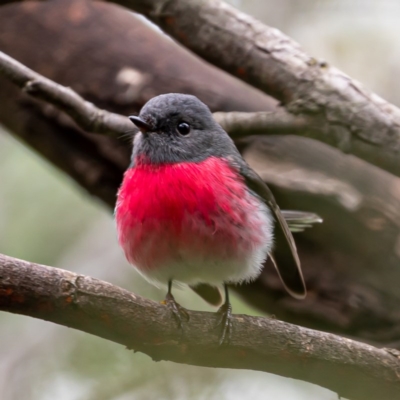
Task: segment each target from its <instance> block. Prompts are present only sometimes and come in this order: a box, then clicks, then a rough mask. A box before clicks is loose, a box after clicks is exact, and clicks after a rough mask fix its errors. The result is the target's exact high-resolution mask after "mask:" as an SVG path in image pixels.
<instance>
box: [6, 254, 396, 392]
mask: <svg viewBox="0 0 400 400" xmlns="http://www.w3.org/2000/svg"><path fill="white" fill-rule="evenodd" d="M0 309H1V310H3V311H9V312H13V313H17V314H24V315H28V316H31V317H35V318H40V319H44V320H47V321H51V322H55V323H57V324H60V325H64V326H68V327H71V328H75V329H79V330H81V331H84V332H88V333H91V334H94V335H96V336H100V337H102V338H105V339H108V340H112V341H114V342H116V343H120V344H123V345H125V346H127V347H128V348H129V349H133V350H135V351H141V352H143V353H145V354H148V355H149V356H150V357H152V358H153V359H154V360H170V361H174V362H178V363H184V364H191V365H201V366H208V367H218V368H239V369H252V370H258V371H266V372H271V373H275V374H278V375H282V376H287V377H291V378H295V379H301V380H305V381H308V382H311V383H315V384H318V385H320V386H324V387H326V388H329V389H331V390H333V391H335V392H337V393H338V394H339V395H340V396H344V397H346V398H349V399H352V400H358V399H359V400H372V399H374V400H378V399H379V400H385V399H387V400H393V399H394V398H396V396H397V395H398V393H399V391H400V358H399V355H398V353H397V352H396V351H391V350H386V349H377V348H374V347H372V346H368V345H366V344H362V343H358V342H355V341H352V340H350V339H344V338H341V337H339V336H335V335H332V334H328V333H323V332H318V331H313V330H310V329H306V328H301V327H298V326H294V325H290V324H287V323H284V322H281V321H277V320H274V319H267V318H259V317H249V316H245V315H235V316H234V318H233V331H232V338H231V343H230V344H229V345H225V346H221V347H220V346H218V344H217V343H218V333H219V331H218V329H215V326H216V322H217V318H218V317H217V316H216V315H215V314H211V313H204V312H194V311H190V312H189V314H190V322H189V323H187V325H185V329H184V334H183V335H181V334H180V331H179V330H178V329H177V326H176V323H175V321H174V319H173V318H171V315H170V313H169V310H168V308H167V307H165V306H163V305H159V304H156V303H154V302H152V301H149V300H146V299H143V298H141V297H139V296H137V295H134V294H132V293H130V292H128V291H126V290H124V289H121V288H119V287H116V286H113V285H111V284H110V283H107V282H102V281H99V280H96V279H93V278H90V277H88V276H82V275H77V274H75V273H72V272H69V271H64V270H61V269H57V268H52V267H47V266H43V265H38V264H34V263H29V262H26V261H21V260H17V259H15V258H11V257H7V256H4V255H0Z"/></svg>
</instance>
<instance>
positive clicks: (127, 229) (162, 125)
mask: <svg viewBox="0 0 400 400" xmlns="http://www.w3.org/2000/svg"><path fill="white" fill-rule="evenodd" d="M130 119H131V121H132V122H133V123H134V124H135V125H136V126H137V127H138V128H139V132H138V133H137V134H136V136H135V138H134V146H133V153H132V162H131V165H130V166H129V168H128V170H127V171H126V172H125V175H124V179H123V182H122V185H121V188H120V189H119V192H118V199H117V205H116V210H115V217H116V223H117V231H118V239H119V243H120V245H121V246H122V248H123V250H124V252H125V255H126V258H127V259H128V261H129V262H130V263H131V264H132V265H133V266H134V267H135V268H136V269H137V270H138V271H139V272H140V273H141V274H142V275H143V276H144V277H146V278H147V279H148V280H149V281H151V282H154V283H156V284H167V285H168V293H167V297H166V300H165V302H166V304H167V305H168V306H169V307H170V308H171V310H172V312H173V314H174V316H175V317H176V318H177V320H178V322H179V323H180V324H181V319H182V316H186V315H187V314H186V312H185V310H184V309H183V308H182V307H180V306H179V305H178V304H177V303H176V302H175V299H174V297H173V296H172V293H171V287H172V282H178V283H184V284H188V285H190V286H191V287H192V288H193V289H194V290H195V291H196V292H197V293H198V294H200V295H201V296H202V297H203V298H205V299H206V300H208V301H209V302H210V303H213V304H216V303H218V302H219V301H220V299H221V297H220V294H219V290H218V289H217V287H216V285H218V284H222V283H223V284H224V286H225V303H224V304H223V306H222V307H221V308H220V312H221V317H222V318H221V322H222V334H221V343H222V342H224V341H225V340H226V338H228V337H229V336H227V335H229V334H230V318H231V306H230V303H229V296H228V287H227V284H228V283H242V282H247V281H251V280H254V279H255V278H257V276H258V275H259V274H260V272H261V269H262V267H263V263H264V261H265V260H266V258H267V256H269V257H270V258H271V259H272V261H273V263H274V265H275V267H276V270H277V271H278V274H279V276H280V278H281V280H282V282H283V285H284V286H285V288H286V290H287V291H288V292H289V293H290V294H291V295H292V296H294V297H296V298H304V297H305V295H306V287H305V284H304V279H303V275H302V272H301V268H300V261H299V257H298V255H297V251H296V245H295V242H294V240H293V237H292V234H291V232H290V229H289V227H288V223H287V221H286V220H285V217H286V218H287V219H288V221H289V223H292V224H293V225H294V228H295V229H297V230H301V229H302V228H304V227H306V226H309V225H310V224H311V223H314V222H319V221H320V220H319V217H318V216H316V215H315V214H312V213H301V212H294V211H291V212H285V211H281V210H280V209H279V207H278V205H277V204H276V202H275V199H274V197H273V195H272V193H271V191H270V190H269V189H268V187H267V185H266V184H265V183H264V182H263V181H262V179H261V178H260V177H259V176H258V175H257V174H256V173H255V172H254V171H253V170H252V169H251V168H250V167H249V166H248V164H247V163H246V162H245V161H244V159H243V158H242V156H241V155H240V153H239V152H238V150H237V148H236V147H235V145H234V143H233V141H232V140H231V138H230V137H229V136H228V134H227V133H226V132H225V131H224V130H223V129H222V127H221V126H220V125H219V124H218V123H217V122H216V121H215V120H214V118H213V116H212V114H211V112H210V110H209V109H208V107H207V106H206V105H205V104H203V103H202V102H201V101H200V100H199V99H197V98H196V97H194V96H190V95H184V94H175V93H172V94H165V95H160V96H157V97H155V98H153V99H151V100H150V101H148V102H147V103H146V104H145V105H144V106H143V108H142V109H141V111H140V115H139V116H138V117H130Z"/></svg>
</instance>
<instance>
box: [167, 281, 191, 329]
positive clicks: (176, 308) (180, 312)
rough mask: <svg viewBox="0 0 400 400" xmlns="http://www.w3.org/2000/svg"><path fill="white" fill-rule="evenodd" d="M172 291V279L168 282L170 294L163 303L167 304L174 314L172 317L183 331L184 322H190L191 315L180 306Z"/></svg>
mask: <svg viewBox="0 0 400 400" xmlns="http://www.w3.org/2000/svg"><path fill="white" fill-rule="evenodd" d="M171 289H172V279H170V280H169V281H168V293H167V295H166V296H165V300H164V301H163V304H165V305H166V306H167V307H168V308H169V309H170V310H171V312H172V315H173V316H174V318H175V320H176V321H177V323H178V326H179V329H183V321H184V320H185V321H186V322H188V321H189V314H188V312H187V311H186V310H185V309H184V308H183V307H182V306H180V305H179V304H178V303H177V302H176V300H175V298H174V296H173V295H172V293H171Z"/></svg>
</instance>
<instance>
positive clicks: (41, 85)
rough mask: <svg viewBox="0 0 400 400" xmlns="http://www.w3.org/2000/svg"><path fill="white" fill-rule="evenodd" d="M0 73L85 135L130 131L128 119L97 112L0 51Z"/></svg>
mask: <svg viewBox="0 0 400 400" xmlns="http://www.w3.org/2000/svg"><path fill="white" fill-rule="evenodd" d="M0 74H2V75H3V76H5V77H6V78H8V79H9V80H10V81H11V82H13V83H14V84H16V85H17V86H19V87H20V88H21V89H22V90H23V91H24V92H26V93H27V94H29V95H31V96H32V97H35V98H38V99H41V100H45V101H46V102H48V103H50V104H52V105H54V106H56V107H57V108H59V109H60V110H61V111H64V112H65V113H66V114H68V115H69V116H70V117H72V119H73V120H75V122H76V123H77V124H78V125H79V126H80V127H81V128H82V129H85V130H87V131H89V132H94V133H101V134H107V135H110V134H111V135H115V134H117V135H121V134H124V133H126V132H127V131H129V130H132V124H131V123H130V122H129V120H128V119H127V118H126V117H124V116H122V115H119V114H115V113H111V112H108V111H105V110H100V109H99V108H97V107H96V106H94V105H93V104H92V103H89V102H88V101H85V100H84V99H83V98H82V97H81V96H79V95H78V94H77V93H76V92H75V91H73V90H72V89H70V88H67V87H65V86H62V85H59V84H58V83H55V82H53V81H52V80H50V79H47V78H45V77H44V76H43V75H40V74H38V73H36V72H34V71H32V70H31V69H29V68H28V67H26V66H25V65H23V64H21V63H20V62H18V61H17V60H14V59H13V58H11V57H10V56H8V55H7V54H4V53H3V52H2V51H0Z"/></svg>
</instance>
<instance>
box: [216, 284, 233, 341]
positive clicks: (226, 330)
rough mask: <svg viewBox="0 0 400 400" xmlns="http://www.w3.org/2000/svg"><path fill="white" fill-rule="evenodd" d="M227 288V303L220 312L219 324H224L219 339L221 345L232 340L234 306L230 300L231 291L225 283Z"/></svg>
mask: <svg viewBox="0 0 400 400" xmlns="http://www.w3.org/2000/svg"><path fill="white" fill-rule="evenodd" d="M224 289H225V303H224V304H222V306H221V307H220V308H219V310H218V313H219V314H220V315H221V318H220V320H219V321H218V324H217V326H219V325H222V329H221V336H220V339H219V345H222V344H224V343H225V344H228V343H229V342H230V340H231V329H232V306H231V303H230V302H229V291H228V285H227V284H226V283H224Z"/></svg>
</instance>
